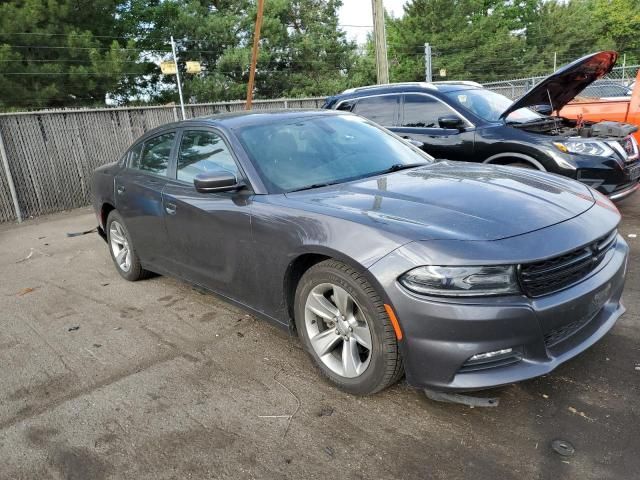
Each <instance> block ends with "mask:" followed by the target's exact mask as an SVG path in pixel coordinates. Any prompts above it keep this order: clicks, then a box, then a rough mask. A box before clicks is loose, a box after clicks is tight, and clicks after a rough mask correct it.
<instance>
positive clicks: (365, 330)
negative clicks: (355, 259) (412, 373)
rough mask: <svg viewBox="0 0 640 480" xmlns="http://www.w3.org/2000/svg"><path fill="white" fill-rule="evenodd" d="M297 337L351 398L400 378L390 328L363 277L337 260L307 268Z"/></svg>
mask: <svg viewBox="0 0 640 480" xmlns="http://www.w3.org/2000/svg"><path fill="white" fill-rule="evenodd" d="M295 317H296V327H297V330H298V335H299V336H300V338H301V340H302V342H303V344H304V346H305V348H306V350H307V352H308V353H309V355H310V356H311V357H312V358H313V360H314V361H315V363H316V365H317V366H318V367H319V368H320V370H321V371H322V373H323V374H324V375H326V376H327V377H328V378H329V379H330V380H331V381H332V382H333V383H334V384H336V385H337V386H338V387H340V388H341V389H342V390H345V391H347V392H349V393H354V394H360V395H364V394H371V393H375V392H378V391H380V390H382V389H384V388H386V387H388V386H389V385H392V384H393V383H395V382H396V381H397V380H398V379H399V378H400V377H401V376H402V374H403V368H402V360H401V358H400V353H399V351H398V342H397V340H396V337H395V333H394V330H393V326H392V325H391V322H390V320H389V317H388V315H387V313H386V311H385V309H384V305H383V303H382V300H381V299H380V297H379V296H378V295H377V293H376V292H375V290H374V289H373V287H372V286H371V285H370V284H369V282H368V281H367V280H366V278H365V277H364V276H363V275H361V274H360V273H359V272H358V271H356V270H355V269H353V268H351V267H349V266H348V265H345V264H344V263H342V262H338V261H336V260H327V261H324V262H321V263H319V264H317V265H314V266H313V267H311V268H310V269H309V270H308V271H307V272H306V273H305V274H304V275H303V276H302V278H301V279H300V283H299V284H298V288H297V291H296V304H295Z"/></svg>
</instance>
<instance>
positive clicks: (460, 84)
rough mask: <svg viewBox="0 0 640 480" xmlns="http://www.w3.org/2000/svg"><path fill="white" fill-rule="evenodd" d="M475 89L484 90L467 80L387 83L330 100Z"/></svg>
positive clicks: (357, 89)
mask: <svg viewBox="0 0 640 480" xmlns="http://www.w3.org/2000/svg"><path fill="white" fill-rule="evenodd" d="M473 88H483V87H482V85H480V84H479V83H476V82H469V81H465V80H448V81H441V82H401V83H386V84H382V85H366V86H363V87H356V88H349V89H347V90H345V91H343V92H342V93H339V94H337V95H335V96H333V97H330V98H334V99H337V98H340V99H344V98H357V97H363V96H369V95H380V94H384V93H403V92H429V93H438V92H441V93H446V92H452V91H458V90H468V89H473Z"/></svg>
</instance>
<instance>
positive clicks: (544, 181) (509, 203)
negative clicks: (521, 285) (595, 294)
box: [286, 161, 594, 240]
mask: <svg viewBox="0 0 640 480" xmlns="http://www.w3.org/2000/svg"><path fill="white" fill-rule="evenodd" d="M286 197H287V198H288V202H289V203H290V205H291V203H293V204H298V203H303V204H305V207H306V208H307V209H309V210H313V211H316V212H319V213H324V214H328V215H331V216H334V217H341V218H345V219H349V220H352V221H355V222H358V223H362V224H366V225H368V226H371V227H375V228H381V229H383V230H386V231H388V232H390V233H394V234H398V235H402V236H404V237H405V238H406V239H407V240H435V239H455V240H498V239H502V238H507V237H512V236H515V235H521V234H524V233H528V232H531V231H534V230H538V229H541V228H545V227H548V226H551V225H554V224H557V223H560V222H564V221H566V220H569V219H570V218H573V217H575V216H577V215H580V214H581V213H583V212H584V211H586V210H588V209H589V208H591V206H592V205H593V204H594V198H593V196H592V195H591V192H590V191H589V189H588V188H587V187H586V186H584V185H582V184H580V183H578V182H575V181H571V180H567V179H564V178H562V177H560V176H554V175H551V174H546V173H543V172H538V171H534V170H526V169H519V168H515V167H500V166H493V165H482V164H480V165H478V164H474V163H463V162H448V161H442V162H437V163H434V164H431V165H428V166H425V167H419V168H416V169H412V170H405V171H400V172H396V173H392V174H388V175H384V176H377V177H373V178H367V179H364V180H359V181H353V182H348V183H343V184H339V185H334V186H329V187H323V188H317V189H313V190H307V191H302V192H295V193H288V194H287V195H286Z"/></svg>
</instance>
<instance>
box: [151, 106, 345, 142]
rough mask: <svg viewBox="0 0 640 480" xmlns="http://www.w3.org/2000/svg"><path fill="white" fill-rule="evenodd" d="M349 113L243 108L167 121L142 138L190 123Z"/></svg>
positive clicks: (229, 124)
mask: <svg viewBox="0 0 640 480" xmlns="http://www.w3.org/2000/svg"><path fill="white" fill-rule="evenodd" d="M345 114H346V115H349V113H348V112H340V111H336V110H322V109H312V108H295V109H294V108H287V109H285V108H272V109H265V110H241V111H238V112H225V113H217V114H214V115H206V116H203V117H196V118H188V119H186V120H179V121H177V122H171V123H165V124H163V125H160V126H159V127H156V128H154V129H153V130H150V131H148V132H147V133H145V135H143V137H141V138H147V137H149V136H152V135H154V134H155V133H157V132H159V131H162V130H168V129H172V128H181V127H183V126H188V125H194V124H198V125H206V124H209V125H211V126H213V127H220V128H229V129H234V128H239V127H244V126H247V125H259V124H267V123H273V122H275V121H279V120H286V119H288V118H291V119H293V118H306V117H317V116H327V115H345Z"/></svg>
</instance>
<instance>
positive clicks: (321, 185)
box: [288, 182, 340, 193]
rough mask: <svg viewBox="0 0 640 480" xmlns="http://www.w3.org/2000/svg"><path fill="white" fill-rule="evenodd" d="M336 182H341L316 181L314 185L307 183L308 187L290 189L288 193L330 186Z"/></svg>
mask: <svg viewBox="0 0 640 480" xmlns="http://www.w3.org/2000/svg"><path fill="white" fill-rule="evenodd" d="M336 183H340V182H328V183H314V184H313V185H307V186H306V187H300V188H296V189H295V190H289V192H288V193H292V192H301V191H303V190H312V189H314V188H320V187H328V186H329V185H335V184H336Z"/></svg>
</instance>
